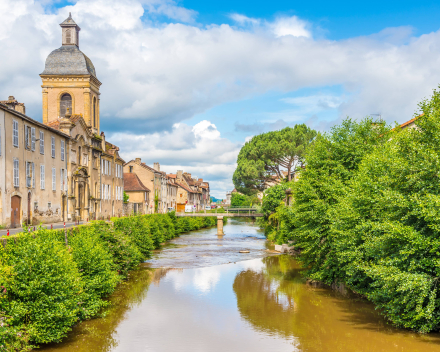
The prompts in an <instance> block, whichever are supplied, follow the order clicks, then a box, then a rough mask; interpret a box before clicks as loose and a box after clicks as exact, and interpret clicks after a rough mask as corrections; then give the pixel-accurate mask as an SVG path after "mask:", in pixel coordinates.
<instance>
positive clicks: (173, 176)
mask: <svg viewBox="0 0 440 352" xmlns="http://www.w3.org/2000/svg"><path fill="white" fill-rule="evenodd" d="M167 176H168V177H169V178H176V177H177V176H176V174H167Z"/></svg>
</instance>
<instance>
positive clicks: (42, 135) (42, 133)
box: [40, 131, 44, 155]
mask: <svg viewBox="0 0 440 352" xmlns="http://www.w3.org/2000/svg"><path fill="white" fill-rule="evenodd" d="M40 154H43V155H44V132H43V131H40Z"/></svg>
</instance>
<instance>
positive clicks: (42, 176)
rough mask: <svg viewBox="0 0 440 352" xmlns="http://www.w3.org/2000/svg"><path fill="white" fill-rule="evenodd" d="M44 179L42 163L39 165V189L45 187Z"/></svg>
mask: <svg viewBox="0 0 440 352" xmlns="http://www.w3.org/2000/svg"><path fill="white" fill-rule="evenodd" d="M45 179H46V175H45V169H44V165H40V189H45V188H46V182H45Z"/></svg>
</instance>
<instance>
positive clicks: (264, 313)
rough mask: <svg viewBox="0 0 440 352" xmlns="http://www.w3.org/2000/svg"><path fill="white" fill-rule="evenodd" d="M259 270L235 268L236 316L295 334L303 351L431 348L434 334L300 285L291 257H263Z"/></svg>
mask: <svg viewBox="0 0 440 352" xmlns="http://www.w3.org/2000/svg"><path fill="white" fill-rule="evenodd" d="M263 261H264V264H265V267H264V269H263V270H262V271H261V272H255V271H252V270H247V271H242V272H240V273H239V274H238V275H237V276H236V278H235V280H234V284H233V289H234V292H235V294H236V296H237V306H238V310H239V312H240V314H241V316H242V317H243V318H244V319H246V321H248V322H249V323H251V324H252V326H253V327H254V328H255V329H256V330H259V331H262V332H265V333H268V334H271V335H275V334H276V335H278V336H282V337H284V338H289V337H290V338H292V337H295V338H297V342H298V343H299V350H300V351H302V352H304V351H308V352H318V351H319V352H333V351H344V352H346V351H350V352H367V351H374V352H379V351H380V352H389V351H411V352H419V351H420V352H422V351H423V352H428V351H429V352H431V351H432V352H434V351H439V350H440V337H439V335H433V334H431V336H420V335H418V334H414V333H411V332H407V331H404V330H398V329H394V328H391V327H390V326H387V325H386V324H385V322H384V320H383V319H382V318H381V317H380V316H379V315H378V314H377V312H375V310H374V308H373V306H372V304H370V303H368V302H366V301H364V300H362V299H359V298H355V299H352V298H347V297H343V296H341V295H340V294H338V293H337V292H335V291H332V290H330V289H328V288H313V287H310V286H308V285H305V282H304V279H303V278H302V277H301V273H300V271H301V270H300V267H299V266H298V264H296V262H295V260H294V259H293V258H292V257H290V256H287V255H286V256H274V257H266V258H265V259H264V260H263Z"/></svg>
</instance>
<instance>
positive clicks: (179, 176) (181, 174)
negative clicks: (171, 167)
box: [176, 170, 183, 182]
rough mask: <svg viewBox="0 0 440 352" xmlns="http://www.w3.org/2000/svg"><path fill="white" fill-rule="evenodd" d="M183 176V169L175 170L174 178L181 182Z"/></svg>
mask: <svg viewBox="0 0 440 352" xmlns="http://www.w3.org/2000/svg"><path fill="white" fill-rule="evenodd" d="M182 178H183V170H177V174H176V179H177V181H178V182H181V181H182Z"/></svg>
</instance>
